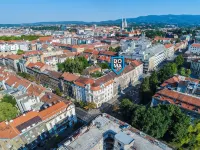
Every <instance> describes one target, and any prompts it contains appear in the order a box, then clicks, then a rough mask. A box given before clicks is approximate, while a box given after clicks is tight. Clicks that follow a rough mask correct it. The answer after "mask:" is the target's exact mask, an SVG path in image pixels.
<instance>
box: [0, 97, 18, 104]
mask: <svg viewBox="0 0 200 150" xmlns="http://www.w3.org/2000/svg"><path fill="white" fill-rule="evenodd" d="M1 102H6V103H10V104H12V106H15V105H16V104H17V103H16V99H15V98H14V97H13V96H11V95H4V96H3V98H2V99H1Z"/></svg>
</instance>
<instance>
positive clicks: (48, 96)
mask: <svg viewBox="0 0 200 150" xmlns="http://www.w3.org/2000/svg"><path fill="white" fill-rule="evenodd" d="M64 100H65V99H63V98H62V97H60V96H58V95H56V94H53V93H51V92H46V93H45V95H44V96H42V98H41V101H43V102H45V103H48V104H52V103H58V102H59V101H64Z"/></svg>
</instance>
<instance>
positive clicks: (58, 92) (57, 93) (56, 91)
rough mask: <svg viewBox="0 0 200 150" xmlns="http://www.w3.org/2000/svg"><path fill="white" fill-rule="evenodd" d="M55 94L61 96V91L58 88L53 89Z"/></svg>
mask: <svg viewBox="0 0 200 150" xmlns="http://www.w3.org/2000/svg"><path fill="white" fill-rule="evenodd" d="M55 94H56V95H58V96H62V92H61V91H60V89H59V88H56V89H55Z"/></svg>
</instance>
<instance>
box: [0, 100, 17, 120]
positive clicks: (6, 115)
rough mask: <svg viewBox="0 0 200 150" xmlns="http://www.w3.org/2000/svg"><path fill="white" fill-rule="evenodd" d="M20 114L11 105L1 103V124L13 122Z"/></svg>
mask: <svg viewBox="0 0 200 150" xmlns="http://www.w3.org/2000/svg"><path fill="white" fill-rule="evenodd" d="M17 114H18V110H17V108H16V107H14V106H13V105H12V104H11V103H6V102H0V122H1V121H5V120H11V119H13V118H15V117H16V116H17Z"/></svg>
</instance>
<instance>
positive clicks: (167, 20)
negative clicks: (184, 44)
mask: <svg viewBox="0 0 200 150" xmlns="http://www.w3.org/2000/svg"><path fill="white" fill-rule="evenodd" d="M127 22H128V23H150V24H157V23H161V24H178V25H200V15H148V16H140V17H137V18H127ZM120 23H121V19H118V20H108V21H100V22H84V21H58V22H37V23H24V24H12V25H9V24H4V25H3V24H0V26H24V25H26V26H32V25H55V24H78V25H81V24H102V25H103V24H120Z"/></svg>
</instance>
